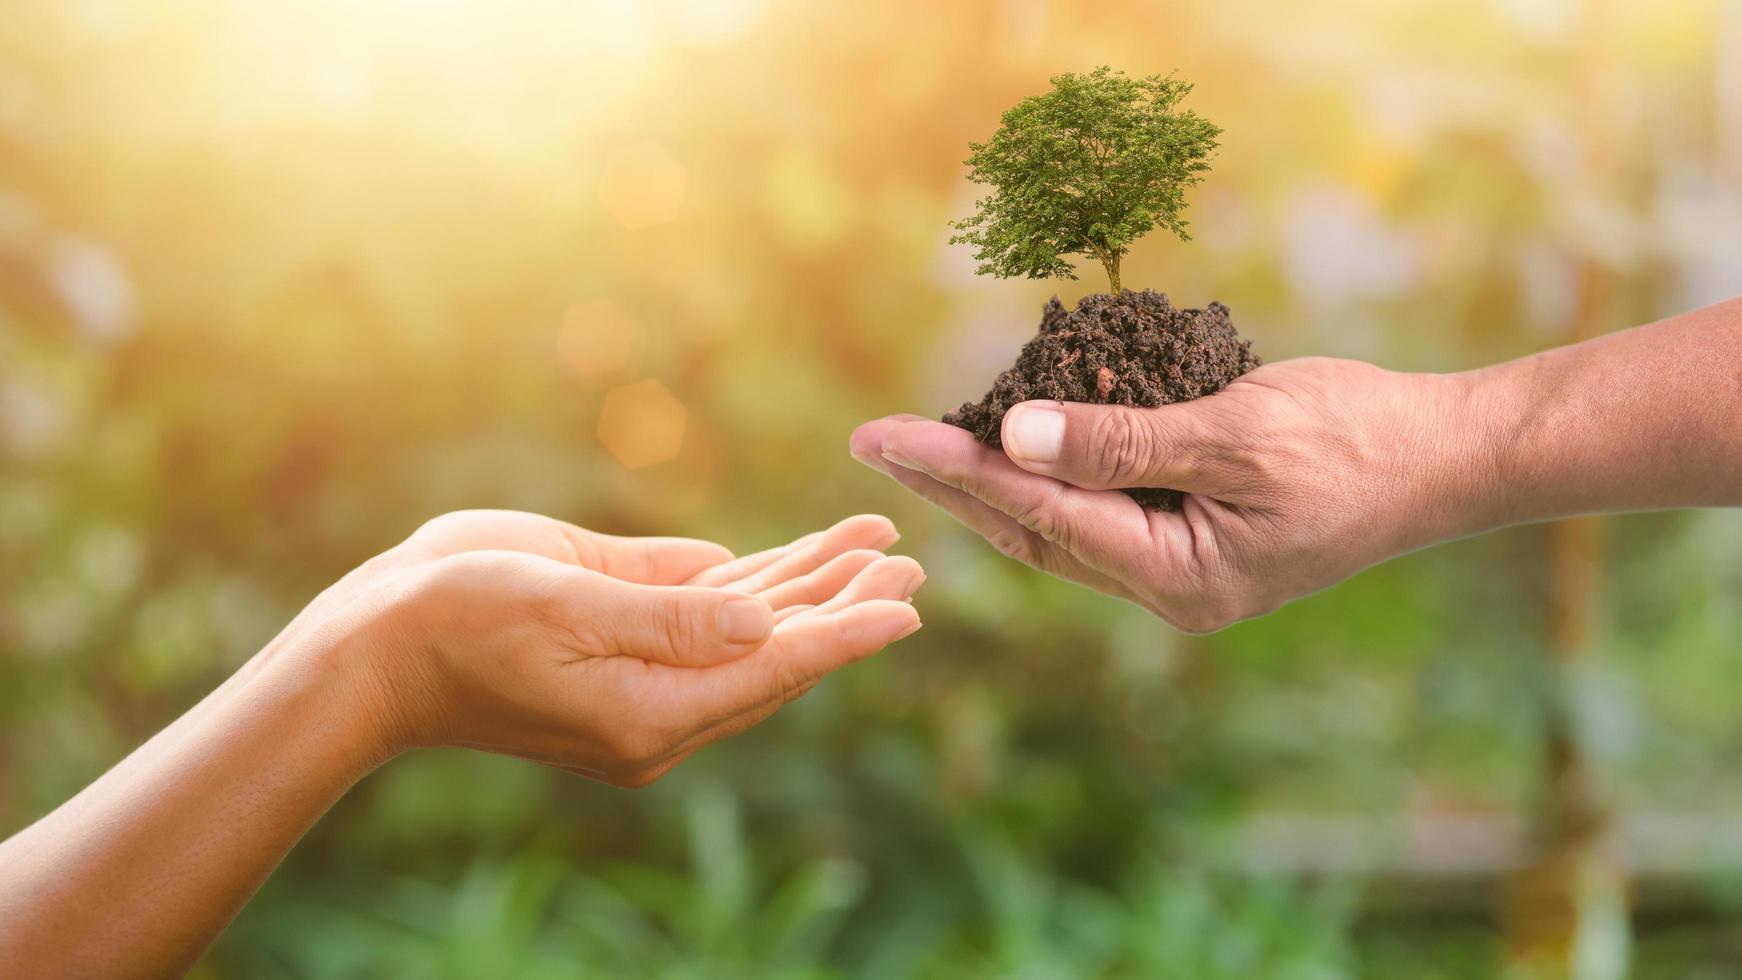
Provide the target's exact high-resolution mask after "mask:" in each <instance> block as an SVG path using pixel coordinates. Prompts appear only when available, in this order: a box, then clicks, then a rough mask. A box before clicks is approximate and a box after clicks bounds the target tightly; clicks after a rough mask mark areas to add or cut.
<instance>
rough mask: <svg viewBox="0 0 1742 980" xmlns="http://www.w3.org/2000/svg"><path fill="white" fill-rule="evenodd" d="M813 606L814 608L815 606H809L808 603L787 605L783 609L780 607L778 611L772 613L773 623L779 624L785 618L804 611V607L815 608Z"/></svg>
mask: <svg viewBox="0 0 1742 980" xmlns="http://www.w3.org/2000/svg"><path fill="white" fill-rule="evenodd" d="M815 608H816V607H815V606H809V605H798V606H787V607H786V608H785V609H782V610H780V611H779V612H776V613H775V614H774V625H776V626H779V625H780V624H781V623H784V622H786V621H787V620H789V619H791V618H792V617H794V616H797V615H798V614H799V613H801V612H804V611H805V610H806V609H815Z"/></svg>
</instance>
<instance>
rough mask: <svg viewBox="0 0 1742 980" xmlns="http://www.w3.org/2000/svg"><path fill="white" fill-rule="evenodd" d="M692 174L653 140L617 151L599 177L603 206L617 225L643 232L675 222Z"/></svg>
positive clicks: (608, 157)
mask: <svg viewBox="0 0 1742 980" xmlns="http://www.w3.org/2000/svg"><path fill="white" fill-rule="evenodd" d="M689 179H690V175H689V171H688V170H686V169H684V165H683V164H682V163H680V162H679V161H678V159H677V158H676V157H674V156H672V155H671V154H670V153H669V152H667V151H666V149H665V147H663V146H660V145H659V144H658V143H655V142H653V141H651V140H644V141H642V142H639V143H631V144H628V145H627V146H621V147H618V148H617V149H615V150H613V151H612V152H611V153H610V154H609V155H608V156H607V157H606V158H605V169H604V172H603V173H602V174H600V176H599V203H600V204H601V205H603V206H604V208H605V210H606V211H607V212H608V213H609V214H610V215H611V217H613V218H615V219H617V223H618V224H620V225H622V226H623V227H624V228H625V229H627V230H629V231H639V230H640V229H642V228H651V227H653V226H655V225H662V224H665V223H666V222H668V221H672V220H673V219H675V218H676V217H677V215H678V210H679V209H680V208H682V207H683V197H684V191H685V190H686V189H688V187H689Z"/></svg>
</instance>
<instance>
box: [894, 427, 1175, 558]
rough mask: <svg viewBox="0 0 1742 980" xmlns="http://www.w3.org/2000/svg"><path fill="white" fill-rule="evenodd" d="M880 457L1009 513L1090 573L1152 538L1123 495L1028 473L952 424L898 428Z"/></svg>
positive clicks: (1141, 515)
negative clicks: (1068, 553)
mask: <svg viewBox="0 0 1742 980" xmlns="http://www.w3.org/2000/svg"><path fill="white" fill-rule="evenodd" d="M883 456H884V458H885V459H887V460H889V461H890V462H891V463H894V464H895V465H897V466H901V467H905V468H907V469H911V470H917V471H919V472H921V473H924V474H925V475H927V476H930V477H931V478H932V479H934V480H937V481H938V482H939V483H942V484H944V485H945V486H949V487H954V488H955V489H957V490H961V491H963V492H965V493H967V494H968V495H969V496H972V497H973V498H975V499H976V500H979V501H980V502H981V503H984V504H986V505H988V506H990V507H991V508H992V509H994V510H997V511H1000V512H1002V513H1004V514H1007V515H1009V516H1010V517H1012V518H1014V519H1015V520H1016V522H1017V523H1018V524H1020V525H1022V526H1023V527H1025V528H1027V529H1028V530H1030V531H1033V532H1034V533H1035V534H1038V535H1040V537H1042V538H1044V539H1045V540H1047V541H1049V542H1051V543H1053V544H1055V545H1057V546H1059V547H1060V548H1062V549H1064V550H1065V551H1068V552H1070V553H1071V554H1073V555H1075V556H1076V557H1077V558H1078V560H1080V561H1082V562H1084V563H1085V564H1088V565H1089V566H1090V567H1092V568H1096V569H1100V570H1102V571H1106V572H1111V571H1112V570H1113V569H1112V567H1111V565H1112V564H1115V563H1116V562H1115V561H1113V560H1114V559H1117V558H1118V556H1121V555H1128V554H1130V553H1131V551H1132V548H1133V543H1134V542H1148V541H1149V540H1150V535H1151V526H1150V521H1149V520H1148V519H1147V518H1146V516H1145V511H1144V510H1143V508H1142V507H1141V506H1139V505H1138V503H1137V502H1136V501H1134V500H1132V499H1131V498H1130V497H1128V496H1126V495H1125V494H1123V493H1119V492H1117V491H1108V490H1084V489H1081V488H1079V487H1074V486H1072V485H1070V484H1068V483H1064V482H1062V481H1059V480H1055V479H1053V478H1051V477H1047V476H1040V475H1038V474H1034V473H1029V472H1027V471H1026V470H1023V469H1021V468H1020V467H1018V466H1017V465H1016V464H1015V463H1012V462H1011V461H1010V459H1009V458H1008V457H1006V456H1005V455H1004V454H1003V453H1002V452H1000V451H998V450H995V449H989V448H987V447H985V446H983V445H981V444H980V443H979V442H978V441H977V440H976V439H975V438H974V437H973V436H972V435H969V434H968V433H967V432H965V431H963V430H961V429H958V428H956V427H955V426H953V425H945V424H943V423H942V422H931V421H924V422H902V423H899V424H897V425H895V426H893V427H892V428H890V429H889V431H888V432H887V433H885V434H884V437H883ZM1155 516H1156V517H1157V518H1178V517H1179V515H1177V514H1157V515H1155Z"/></svg>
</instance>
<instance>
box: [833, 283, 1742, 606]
mask: <svg viewBox="0 0 1742 980" xmlns="http://www.w3.org/2000/svg"><path fill="white" fill-rule="evenodd" d="M1738 365H1742V300H1732V301H1729V302H1727V303H1721V304H1718V305H1716V306H1711V307H1707V308H1705V309H1702V310H1696V311H1694V312H1692V313H1688V314H1684V315H1682V316H1678V317H1673V318H1671V319H1668V320H1664V321H1661V322H1659V323H1654V324H1650V325H1648V326H1644V327H1639V328H1636V329H1633V330H1628V331H1623V332H1621V333H1617V334H1612V335H1609V336H1606V337H1602V338H1599V339H1597V340H1593V341H1589V342H1586V343H1583V344H1578V345H1574V346H1571V347H1566V348H1560V349H1557V350H1551V351H1546V352H1544V353H1542V354H1538V355H1533V356H1531V357H1527V358H1523V359H1521V360H1518V361H1514V362H1510V363H1507V364H1502V365H1497V366H1495V367H1492V368H1485V369H1482V370H1479V371H1472V372H1466V373H1462V374H1451V375H1432V374H1402V373H1397V372H1392V371H1386V370H1383V369H1381V368H1378V367H1375V366H1373V365H1370V364H1365V363H1362V362H1358V361H1346V360H1335V359H1330V358H1305V359H1301V360H1294V361H1283V362H1279V363H1275V364H1271V365H1268V366H1265V367H1262V368H1259V369H1258V370H1256V371H1253V372H1251V373H1249V374H1247V375H1245V376H1243V377H1241V378H1240V379H1238V380H1236V381H1235V382H1234V383H1233V384H1231V385H1229V386H1228V387H1227V388H1226V389H1224V390H1222V391H1221V392H1218V393H1217V394H1215V395H1211V396H1209V397H1207V398H1201V399H1197V400H1195V401H1190V402H1184V403H1181V404H1176V405H1166V406H1162V407H1160V408H1151V409H1133V408H1125V407H1121V406H1109V405H1086V404H1064V403H1059V402H1025V403H1023V404H1021V405H1018V406H1015V407H1013V408H1012V409H1011V410H1010V412H1009V413H1008V414H1007V415H1006V416H1005V419H1004V423H1003V429H1002V431H1001V436H1002V441H1003V444H1004V448H1003V449H1002V450H997V449H990V448H987V447H986V446H983V445H981V444H980V443H978V442H977V441H975V440H974V438H973V437H972V436H970V435H969V434H968V433H966V432H964V431H962V430H960V429H957V428H955V427H953V426H948V425H944V424H942V423H939V422H934V421H931V420H929V419H925V418H922V417H920V416H916V415H896V416H890V417H888V418H885V419H879V420H877V421H874V422H869V423H867V424H865V425H863V426H861V427H860V428H859V429H858V431H856V432H855V433H854V434H853V439H852V452H853V455H854V456H855V457H857V458H858V459H860V460H861V461H863V462H865V463H866V464H867V465H870V466H872V467H875V468H877V469H879V470H881V471H883V472H885V473H887V474H889V475H890V476H891V477H893V478H894V479H896V480H897V481H898V482H900V483H901V484H902V485H903V486H904V487H906V488H907V489H909V490H911V491H913V492H914V493H916V494H918V495H920V496H921V497H924V498H925V499H927V500H929V501H931V502H932V503H934V504H937V505H938V506H940V507H942V508H943V509H945V510H947V511H949V512H950V513H951V514H952V515H954V516H955V517H956V518H957V519H958V520H960V521H962V523H964V524H966V525H968V526H969V527H970V528H972V529H974V530H975V531H978V532H979V533H980V534H981V535H983V536H985V537H986V539H987V540H988V541H990V542H991V543H992V544H993V545H994V546H996V547H997V548H998V549H999V550H1000V551H1002V552H1004V553H1005V554H1007V555H1009V556H1011V557H1013V558H1017V559H1019V560H1021V561H1025V562H1027V563H1029V564H1031V565H1034V566H1035V567H1037V568H1039V569H1041V570H1043V571H1047V572H1051V573H1053V574H1055V575H1058V576H1060V577H1062V578H1066V579H1070V580H1073V581H1076V582H1081V583H1082V584H1084V585H1087V586H1089V587H1090V588H1094V589H1098V590H1100V591H1102V592H1106V593H1108V594H1111V595H1116V596H1120V597H1122V598H1126V599H1129V600H1131V601H1133V602H1136V603H1138V604H1140V605H1142V606H1144V607H1145V608H1147V609H1149V610H1151V611H1152V612H1154V613H1155V614H1156V615H1158V616H1160V617H1161V618H1163V619H1165V620H1167V621H1168V622H1170V623H1172V624H1173V625H1175V626H1177V627H1179V628H1181V629H1184V630H1188V631H1193V632H1205V631H1210V630H1215V629H1219V628H1221V627H1223V626H1226V625H1228V624H1230V623H1233V622H1235V621H1237V620H1240V619H1245V618H1247V617H1251V616H1257V615H1261V614H1263V613H1266V612H1269V611H1270V610H1272V609H1275V608H1276V607H1277V606H1279V605H1281V604H1283V603H1285V602H1288V601H1289V600H1291V599H1294V598H1297V597H1299V596H1302V595H1305V594H1307V593H1310V592H1313V591H1316V590H1318V589H1321V588H1324V587H1326V586H1329V585H1332V584H1334V583H1336V582H1339V581H1342V580H1343V579H1344V578H1347V577H1348V576H1350V575H1353V574H1354V573H1355V572H1358V571H1360V570H1361V569H1363V568H1366V567H1367V566H1369V565H1372V564H1374V563H1376V562H1380V561H1384V560H1385V559H1387V558H1390V557H1392V556H1395V555H1398V554H1402V553H1404V552H1407V551H1411V550H1414V549H1416V548H1421V547H1425V546H1427V545H1430V544H1434V543H1436V542H1439V541H1444V540H1447V539H1450V538H1455V537H1461V536H1464V535H1468V534H1474V533H1478V532H1481V531H1485V530H1489V529H1491V528H1495V527H1501V526H1505V525H1508V524H1516V523H1522V522H1528V521H1538V520H1547V519H1551V518H1555V517H1561V516H1568V515H1573V514H1580V513H1589V512H1595V511H1613V510H1637V509H1650V508H1660V507H1685V506H1712V505H1734V504H1742V425H1738V424H1737V421H1736V420H1737V419H1739V418H1742V367H1738ZM1133 486H1145V487H1170V488H1173V489H1177V490H1181V491H1184V492H1185V493H1186V496H1185V499H1184V503H1183V506H1182V509H1181V510H1180V511H1179V512H1178V513H1156V512H1149V511H1145V510H1143V509H1142V508H1141V507H1139V506H1138V505H1137V504H1136V503H1135V502H1134V501H1132V500H1131V499H1130V498H1129V497H1127V496H1126V495H1124V494H1122V493H1120V492H1118V491H1117V489H1114V488H1119V487H1133Z"/></svg>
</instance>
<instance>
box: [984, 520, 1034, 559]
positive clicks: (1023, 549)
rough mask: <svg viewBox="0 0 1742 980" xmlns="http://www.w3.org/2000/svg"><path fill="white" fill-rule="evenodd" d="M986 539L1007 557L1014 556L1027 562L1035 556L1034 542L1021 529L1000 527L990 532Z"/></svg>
mask: <svg viewBox="0 0 1742 980" xmlns="http://www.w3.org/2000/svg"><path fill="white" fill-rule="evenodd" d="M986 540H987V541H988V542H990V543H991V545H992V547H994V548H996V549H998V553H999V554H1001V555H1003V556H1004V557H1006V558H1013V559H1015V560H1017V561H1019V562H1023V563H1025V564H1026V563H1029V562H1031V561H1032V560H1033V558H1034V544H1033V542H1032V541H1031V540H1030V538H1029V537H1028V535H1026V534H1023V533H1021V532H1019V531H1015V530H1012V529H1010V528H1000V529H998V530H996V531H993V532H992V533H991V534H988V535H987V536H986Z"/></svg>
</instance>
